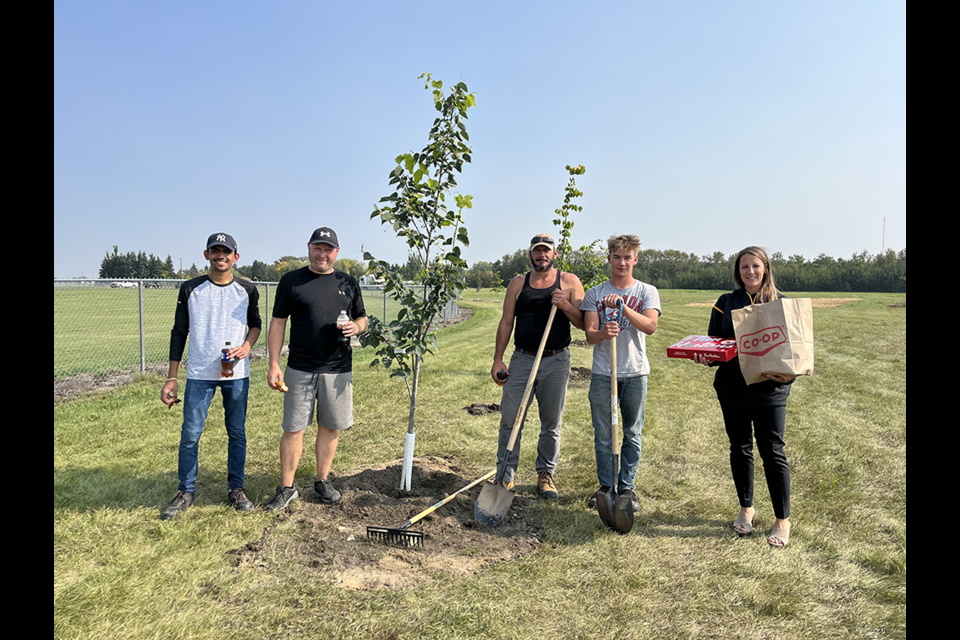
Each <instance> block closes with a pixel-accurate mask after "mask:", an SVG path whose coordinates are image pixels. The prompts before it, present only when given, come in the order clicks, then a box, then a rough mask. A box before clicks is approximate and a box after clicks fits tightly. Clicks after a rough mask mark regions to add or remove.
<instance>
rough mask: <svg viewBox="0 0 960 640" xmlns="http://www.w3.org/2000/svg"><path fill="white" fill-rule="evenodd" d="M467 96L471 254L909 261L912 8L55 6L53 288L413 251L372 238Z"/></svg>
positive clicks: (847, 4)
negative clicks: (432, 137) (106, 278)
mask: <svg viewBox="0 0 960 640" xmlns="http://www.w3.org/2000/svg"><path fill="white" fill-rule="evenodd" d="M423 71H429V72H431V73H433V75H434V77H435V78H439V79H442V80H443V81H444V82H445V83H447V84H449V83H452V82H455V81H458V80H461V79H462V80H463V81H464V82H466V83H467V85H468V86H469V87H470V89H471V90H472V91H475V92H476V93H477V107H476V108H475V109H472V110H471V111H470V120H469V121H468V123H467V126H468V130H469V132H470V138H471V143H472V145H473V152H474V153H473V158H474V161H473V163H472V164H471V165H467V166H466V168H465V170H464V174H463V176H462V178H461V179H460V181H459V182H460V188H461V192H462V193H467V194H472V195H473V196H474V208H473V210H471V211H469V212H468V214H467V223H468V224H467V226H468V228H469V230H470V237H471V246H470V248H469V249H468V250H467V252H466V257H467V259H468V260H469V261H470V262H474V261H478V260H487V261H494V260H496V259H498V258H499V257H501V256H502V255H503V254H505V253H508V252H513V251H515V250H516V249H518V248H521V247H523V246H525V243H526V242H527V241H528V240H529V238H530V236H532V235H533V234H534V233H535V232H538V231H541V230H548V231H549V230H552V228H553V226H552V223H551V220H552V214H553V210H554V209H556V208H557V207H559V206H560V205H561V204H562V200H563V189H564V186H565V185H566V182H567V177H568V176H567V174H566V171H565V170H564V165H566V164H583V165H585V166H586V167H587V173H586V175H584V176H582V177H580V178H579V179H578V186H579V187H580V188H581V190H583V191H584V193H585V196H584V197H583V198H581V199H580V204H582V205H583V207H584V211H583V213H582V214H581V215H580V216H579V217H577V218H575V221H576V227H575V228H574V230H573V243H574V245H575V246H579V245H581V244H587V243H589V242H590V241H592V240H594V239H596V238H606V237H607V236H609V235H610V234H612V233H637V234H639V235H640V237H641V239H642V241H643V246H644V247H647V248H656V249H678V250H681V251H687V252H693V253H696V254H698V255H703V254H707V253H713V252H714V251H722V252H724V253H727V254H729V253H733V252H735V251H737V250H739V249H741V248H742V247H743V246H746V245H749V244H756V245H761V246H765V247H768V248H769V249H771V250H773V251H782V252H783V253H784V255H792V254H802V255H804V256H806V257H807V258H814V257H816V256H817V255H818V254H820V253H826V254H828V255H831V256H834V257H849V256H850V255H851V254H852V253H854V252H859V251H862V250H867V251H869V252H871V253H876V252H878V251H879V250H880V249H881V233H882V226H883V220H884V218H886V247H888V248H894V249H902V248H904V247H906V242H907V237H906V7H905V3H904V2H884V1H844V2H835V1H813V2H791V3H784V2H776V3H773V2H759V1H744V2H723V3H720V2H707V1H701V2H692V1H691V2H641V1H634V2H597V3H592V4H591V3H585V2H566V1H551V2H516V1H514V2H493V1H488V2H483V3H436V2H419V1H415V0H414V1H407V2H403V3H398V2H355V3H346V2H340V3H334V2H320V1H316V2H296V1H291V2H282V3H265V2H250V1H239V2H238V1H231V2H213V1H211V2H199V3H194V2H185V1H174V2H119V1H117V2H110V1H103V2H100V1H89V0H88V1H84V2H55V5H54V228H55V231H54V234H55V241H56V245H57V251H56V252H55V254H54V275H55V276H56V277H74V276H79V275H81V274H83V275H86V276H88V277H91V276H95V275H96V272H97V270H98V268H99V266H100V260H101V259H102V257H103V255H104V253H105V252H107V251H108V250H110V249H111V247H112V245H114V244H117V245H119V246H120V250H121V252H127V251H138V250H143V251H145V252H147V253H154V254H157V255H159V256H160V257H161V258H164V257H166V255H167V254H170V255H172V256H173V258H174V261H175V262H177V261H179V260H180V259H182V260H183V263H184V266H185V267H186V266H189V265H190V263H192V262H196V263H197V264H198V265H202V262H203V256H202V253H201V252H202V250H203V242H204V240H205V239H206V236H207V235H208V234H210V233H213V232H214V231H227V232H230V233H232V234H233V235H234V236H235V237H236V238H237V240H238V242H239V244H240V253H241V264H249V263H250V262H252V261H253V260H254V259H258V260H263V261H264V262H268V263H269V262H272V261H273V260H275V259H276V258H278V257H280V256H281V255H304V254H305V253H306V246H305V244H306V241H307V239H308V237H309V235H310V232H311V231H312V230H313V229H314V228H315V227H317V226H321V225H328V226H331V227H333V228H335V229H336V230H337V231H338V232H339V235H340V238H341V244H342V247H343V248H342V250H341V254H340V256H341V257H349V258H360V257H361V253H360V247H361V244H362V245H364V246H365V248H366V249H367V250H370V251H372V252H373V253H375V254H377V255H378V257H381V258H383V259H387V260H390V261H392V262H402V261H404V260H405V259H406V250H405V245H404V244H403V243H402V242H401V241H399V240H398V239H396V238H395V237H394V236H393V234H392V232H390V231H389V230H387V229H386V228H381V227H380V226H379V225H378V224H377V223H376V222H374V221H370V220H369V215H370V212H371V211H372V209H373V205H374V204H375V203H376V202H377V201H378V200H379V199H380V197H381V196H383V195H386V194H387V193H389V192H390V189H389V187H388V184H387V176H388V174H389V172H390V171H391V170H392V168H393V166H394V163H393V159H394V158H395V157H396V156H397V155H398V154H400V153H404V152H407V151H410V150H419V149H420V148H421V147H422V146H423V145H424V143H425V142H426V135H427V131H428V129H429V127H430V124H431V122H432V119H433V117H434V113H435V112H434V111H433V108H432V102H431V98H430V95H429V93H428V92H426V91H424V90H423V83H422V81H419V80H417V76H418V75H419V74H420V73H421V72H423Z"/></svg>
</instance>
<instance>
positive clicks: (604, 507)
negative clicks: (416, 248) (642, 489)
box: [594, 300, 633, 533]
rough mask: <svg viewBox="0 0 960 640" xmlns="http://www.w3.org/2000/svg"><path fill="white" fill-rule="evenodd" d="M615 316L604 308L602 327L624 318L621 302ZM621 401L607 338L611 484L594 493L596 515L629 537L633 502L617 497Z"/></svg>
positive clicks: (614, 342)
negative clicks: (605, 488)
mask: <svg viewBox="0 0 960 640" xmlns="http://www.w3.org/2000/svg"><path fill="white" fill-rule="evenodd" d="M617 308H618V311H617V313H616V315H611V316H608V315H607V308H606V307H604V308H603V321H604V323H607V322H610V321H612V320H619V319H620V317H621V316H622V315H623V301H622V300H620V301H618V302H617ZM619 405H620V399H619V397H618V396H617V337H616V336H613V337H612V338H610V430H611V434H610V447H611V449H612V450H613V465H612V467H613V480H612V482H611V483H610V490H609V491H606V492H604V491H602V490H601V491H597V493H596V494H595V495H594V497H595V498H596V499H597V512H598V513H599V514H600V519H601V520H602V521H603V524H605V525H607V526H608V527H610V528H611V529H613V530H614V531H616V532H618V533H630V530H631V529H633V502H632V501H631V500H630V498H629V497H627V496H620V495H618V494H617V485H618V483H619V478H620V443H619V433H618V432H617V425H618V423H619V420H620V410H619V409H620V407H619Z"/></svg>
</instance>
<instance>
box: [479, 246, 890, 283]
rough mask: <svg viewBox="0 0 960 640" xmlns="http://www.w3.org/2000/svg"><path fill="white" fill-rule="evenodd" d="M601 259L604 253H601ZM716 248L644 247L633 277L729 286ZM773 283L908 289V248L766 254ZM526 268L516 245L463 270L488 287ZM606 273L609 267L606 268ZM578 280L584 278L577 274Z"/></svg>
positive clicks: (729, 262)
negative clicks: (842, 254) (705, 252)
mask: <svg viewBox="0 0 960 640" xmlns="http://www.w3.org/2000/svg"><path fill="white" fill-rule="evenodd" d="M604 257H605V256H604ZM735 257H736V254H730V255H729V256H725V255H723V253H721V252H719V251H718V252H716V253H714V254H713V255H710V256H697V255H696V254H693V253H684V252H682V251H675V250H672V249H671V250H667V251H661V250H659V249H642V250H641V251H640V255H639V260H638V261H637V266H636V267H634V269H633V277H634V278H636V279H637V280H642V281H643V282H649V283H650V284H652V285H654V286H655V287H657V288H661V289H732V288H733V286H734V283H733V260H734V258H735ZM770 259H771V261H772V262H773V273H774V276H775V277H776V281H777V287H778V288H780V289H781V290H783V291H864V292H868V291H876V292H906V290H907V250H906V249H902V250H901V251H893V250H892V249H888V250H887V251H884V252H883V253H879V254H876V255H873V254H870V253H867V252H866V251H864V252H862V253H855V254H853V256H851V257H850V258H849V259H843V258H832V257H830V256H828V255H825V254H820V255H819V256H817V258H816V259H814V260H807V259H806V258H804V257H803V256H799V255H793V256H790V257H788V258H785V257H784V256H783V254H782V253H774V254H772V255H771V256H770ZM571 262H572V264H573V269H572V271H573V272H574V273H577V271H578V265H580V264H584V263H588V261H587V260H585V259H584V256H583V255H580V254H579V253H578V252H577V253H574V255H573V256H572V258H571ZM529 270H530V258H529V256H528V254H527V250H526V249H518V250H517V251H516V252H515V253H512V254H507V255H505V256H503V257H502V258H501V259H500V260H497V261H496V262H493V263H490V262H478V263H476V264H474V265H473V267H472V268H471V270H470V272H469V273H468V274H467V282H468V285H469V286H471V287H476V286H477V285H478V283H479V284H480V286H488V285H487V284H486V283H487V282H490V281H496V280H497V276H499V281H500V282H502V284H503V286H506V285H507V284H508V283H509V282H510V280H511V279H513V278H514V277H515V276H517V275H520V274H524V273H526V272H527V271H529ZM606 274H607V276H608V277H609V275H610V266H609V265H607V267H606ZM581 279H582V278H581Z"/></svg>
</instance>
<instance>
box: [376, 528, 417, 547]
mask: <svg viewBox="0 0 960 640" xmlns="http://www.w3.org/2000/svg"><path fill="white" fill-rule="evenodd" d="M367 538H368V539H369V540H376V541H377V542H385V543H387V544H394V545H397V546H400V547H422V546H423V532H422V531H409V530H406V529H391V528H389V527H367Z"/></svg>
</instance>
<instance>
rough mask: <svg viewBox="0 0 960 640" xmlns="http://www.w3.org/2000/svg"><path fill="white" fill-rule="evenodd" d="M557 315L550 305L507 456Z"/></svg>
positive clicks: (511, 447)
mask: <svg viewBox="0 0 960 640" xmlns="http://www.w3.org/2000/svg"><path fill="white" fill-rule="evenodd" d="M556 315H557V305H550V316H549V317H548V318H547V326H546V328H545V329H544V330H543V337H542V338H540V346H539V347H538V348H537V359H536V360H534V361H533V368H532V369H530V377H528V378H527V388H526V389H524V390H523V399H522V400H521V401H520V408H519V409H518V410H517V419H516V420H514V421H513V431H511V432H510V441H509V442H507V458H509V457H510V454H511V453H513V445H514V444H515V443H516V442H517V434H518V433H520V425H522V424H523V417H524V416H525V415H526V413H527V401H528V400H529V399H530V391H531V390H532V389H533V383H534V381H535V380H536V379H537V370H538V369H540V359H541V358H542V357H543V348H544V347H546V346H547V337H549V335H550V327H552V326H553V318H554V316H556ZM504 463H506V460H504Z"/></svg>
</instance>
